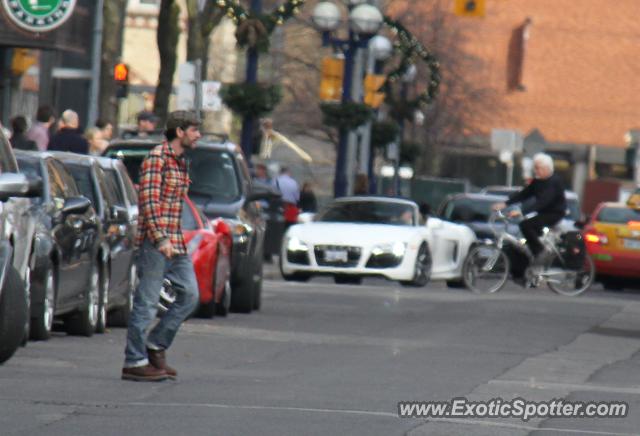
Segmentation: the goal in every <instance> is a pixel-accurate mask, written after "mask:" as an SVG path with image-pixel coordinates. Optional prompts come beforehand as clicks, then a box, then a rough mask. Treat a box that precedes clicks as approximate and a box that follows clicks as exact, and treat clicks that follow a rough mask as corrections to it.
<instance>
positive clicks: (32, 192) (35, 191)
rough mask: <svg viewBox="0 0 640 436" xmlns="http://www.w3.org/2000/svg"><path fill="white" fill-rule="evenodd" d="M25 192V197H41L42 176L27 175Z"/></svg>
mask: <svg viewBox="0 0 640 436" xmlns="http://www.w3.org/2000/svg"><path fill="white" fill-rule="evenodd" d="M27 185H28V187H27V193H26V194H25V197H30V198H37V197H42V187H43V186H44V183H43V182H42V178H41V177H33V178H29V177H27Z"/></svg>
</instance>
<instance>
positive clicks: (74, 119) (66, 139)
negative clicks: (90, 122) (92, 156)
mask: <svg viewBox="0 0 640 436" xmlns="http://www.w3.org/2000/svg"><path fill="white" fill-rule="evenodd" d="M79 126H80V120H79V118H78V114H77V113H75V112H74V111H72V110H71V109H67V110H66V111H64V112H63V113H62V117H61V118H60V130H58V132H57V133H56V134H55V135H53V137H52V138H51V141H49V150H51V151H70V152H72V153H79V154H89V142H88V141H87V140H86V138H85V137H84V136H82V134H81V133H80V132H79V131H78V127H79Z"/></svg>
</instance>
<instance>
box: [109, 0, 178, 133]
mask: <svg viewBox="0 0 640 436" xmlns="http://www.w3.org/2000/svg"><path fill="white" fill-rule="evenodd" d="M107 3H108V2H107ZM179 18H180V6H178V4H176V3H175V2H174V0H162V3H161V5H160V15H159V16H158V34H157V38H156V39H157V43H158V51H159V52H160V73H159V75H158V86H157V87H156V98H155V102H154V106H153V111H154V112H155V114H156V116H158V118H159V122H158V125H159V126H161V125H163V124H164V123H165V121H166V119H167V113H168V111H169V97H170V96H171V89H172V87H173V75H174V74H175V71H176V63H177V59H178V53H177V49H178V38H179V36H180V27H179V26H180V24H179Z"/></svg>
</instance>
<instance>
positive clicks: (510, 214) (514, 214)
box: [509, 209, 522, 218]
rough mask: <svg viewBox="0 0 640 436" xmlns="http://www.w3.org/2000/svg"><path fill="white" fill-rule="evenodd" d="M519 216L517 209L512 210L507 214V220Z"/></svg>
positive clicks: (520, 213)
mask: <svg viewBox="0 0 640 436" xmlns="http://www.w3.org/2000/svg"><path fill="white" fill-rule="evenodd" d="M520 215H522V212H520V211H519V210H518V209H514V210H512V211H510V212H509V218H517V217H519V216H520Z"/></svg>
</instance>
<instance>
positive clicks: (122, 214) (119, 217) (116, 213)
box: [109, 206, 129, 224]
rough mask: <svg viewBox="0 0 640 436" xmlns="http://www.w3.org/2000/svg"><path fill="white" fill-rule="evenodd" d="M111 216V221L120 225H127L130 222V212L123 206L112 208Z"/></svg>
mask: <svg viewBox="0 0 640 436" xmlns="http://www.w3.org/2000/svg"><path fill="white" fill-rule="evenodd" d="M109 214H110V216H111V219H112V220H113V221H114V222H116V223H118V224H125V223H128V222H129V211H127V209H125V208H124V207H122V206H111V209H110V210H109Z"/></svg>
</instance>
